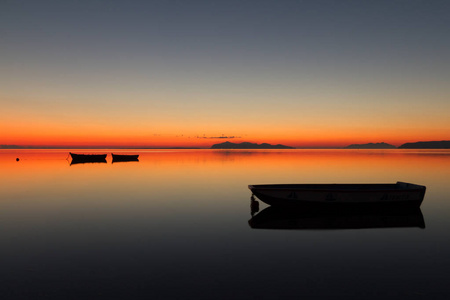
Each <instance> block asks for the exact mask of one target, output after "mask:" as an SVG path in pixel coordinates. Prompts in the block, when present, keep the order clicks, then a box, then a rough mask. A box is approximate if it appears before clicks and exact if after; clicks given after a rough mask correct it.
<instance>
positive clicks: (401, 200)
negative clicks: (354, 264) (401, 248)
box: [248, 182, 426, 208]
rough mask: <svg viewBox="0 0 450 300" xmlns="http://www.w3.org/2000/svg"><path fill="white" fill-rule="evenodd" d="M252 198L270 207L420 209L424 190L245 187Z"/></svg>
mask: <svg viewBox="0 0 450 300" xmlns="http://www.w3.org/2000/svg"><path fill="white" fill-rule="evenodd" d="M248 188H249V189H250V190H251V191H252V193H253V195H255V196H256V197H258V199H260V200H261V201H263V202H265V203H267V204H269V205H274V206H297V207H308V208H332V207H343V206H344V207H345V206H348V207H377V206H380V205H381V206H386V205H388V206H404V205H408V206H415V207H420V204H421V203H422V201H423V197H424V195H425V190H426V187H425V186H422V185H417V184H412V183H405V182H397V183H395V184H262V185H249V186H248Z"/></svg>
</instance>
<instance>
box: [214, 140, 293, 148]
mask: <svg viewBox="0 0 450 300" xmlns="http://www.w3.org/2000/svg"><path fill="white" fill-rule="evenodd" d="M211 149H294V147H290V146H285V145H281V144H278V145H271V144H267V143H262V144H254V143H249V142H243V143H240V144H235V143H231V142H225V143H220V144H214V145H212V146H211Z"/></svg>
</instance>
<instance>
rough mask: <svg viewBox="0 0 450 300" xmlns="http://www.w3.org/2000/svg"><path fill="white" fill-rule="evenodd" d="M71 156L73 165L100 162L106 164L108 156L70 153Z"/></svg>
mask: <svg viewBox="0 0 450 300" xmlns="http://www.w3.org/2000/svg"><path fill="white" fill-rule="evenodd" d="M69 154H70V156H71V157H72V162H71V163H72V164H77V163H87V162H93V163H94V162H99V163H104V162H106V155H107V154H76V153H72V152H69Z"/></svg>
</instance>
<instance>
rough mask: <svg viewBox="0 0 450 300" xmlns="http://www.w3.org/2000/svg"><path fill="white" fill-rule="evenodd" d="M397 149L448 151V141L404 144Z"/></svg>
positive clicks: (449, 142)
mask: <svg viewBox="0 0 450 300" xmlns="http://www.w3.org/2000/svg"><path fill="white" fill-rule="evenodd" d="M398 148H399V149H450V141H431V142H416V143H406V144H403V145H401V146H400V147H398Z"/></svg>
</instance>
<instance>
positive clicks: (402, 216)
mask: <svg viewBox="0 0 450 300" xmlns="http://www.w3.org/2000/svg"><path fill="white" fill-rule="evenodd" d="M255 202H258V201H256V200H254V199H252V203H251V208H252V218H251V219H250V220H249V221H248V223H249V225H250V227H251V228H257V229H363V228H396V227H419V228H425V221H424V218H423V215H422V212H421V210H420V208H418V207H411V208H403V209H382V208H381V207H380V208H379V209H376V210H373V209H370V210H369V209H361V208H355V209H348V208H346V209H336V208H335V209H321V210H318V209H286V208H283V207H275V206H269V207H267V208H266V209H264V210H262V211H261V212H259V213H258V214H255V213H256V212H255V211H253V208H255V207H258V205H257V204H256V203H255Z"/></svg>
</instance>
